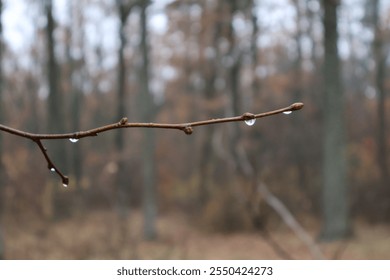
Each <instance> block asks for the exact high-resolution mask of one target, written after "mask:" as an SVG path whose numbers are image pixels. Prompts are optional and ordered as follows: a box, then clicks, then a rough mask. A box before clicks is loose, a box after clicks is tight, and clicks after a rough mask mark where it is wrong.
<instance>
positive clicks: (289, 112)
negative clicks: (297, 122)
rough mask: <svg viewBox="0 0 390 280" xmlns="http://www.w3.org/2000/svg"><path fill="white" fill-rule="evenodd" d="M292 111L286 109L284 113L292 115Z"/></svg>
mask: <svg viewBox="0 0 390 280" xmlns="http://www.w3.org/2000/svg"><path fill="white" fill-rule="evenodd" d="M291 113H292V111H284V112H283V114H285V115H290V114H291Z"/></svg>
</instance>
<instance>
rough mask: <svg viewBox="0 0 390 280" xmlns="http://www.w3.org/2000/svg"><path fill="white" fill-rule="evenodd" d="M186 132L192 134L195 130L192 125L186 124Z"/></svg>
mask: <svg viewBox="0 0 390 280" xmlns="http://www.w3.org/2000/svg"><path fill="white" fill-rule="evenodd" d="M183 131H184V133H185V134H187V135H190V134H192V132H194V130H193V129H192V127H191V126H186V127H185V128H184V129H183Z"/></svg>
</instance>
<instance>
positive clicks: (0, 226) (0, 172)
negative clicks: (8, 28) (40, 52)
mask: <svg viewBox="0 0 390 280" xmlns="http://www.w3.org/2000/svg"><path fill="white" fill-rule="evenodd" d="M2 12H3V1H2V0H0V123H4V107H3V88H4V79H3V67H2V61H3V50H4V48H3V24H2V21H1V20H2V15H3V13H2ZM4 202H5V178H4V165H3V135H2V133H0V260H3V259H5V242H4V234H3V231H4V223H3V220H4V219H3V218H4V210H5V208H4Z"/></svg>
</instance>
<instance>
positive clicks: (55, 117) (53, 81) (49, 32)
mask: <svg viewBox="0 0 390 280" xmlns="http://www.w3.org/2000/svg"><path fill="white" fill-rule="evenodd" d="M45 13H46V19H47V26H46V37H47V52H48V60H47V79H48V80H47V82H48V85H49V96H48V115H47V119H48V122H47V125H48V131H49V132H50V133H56V132H57V133H62V132H64V131H65V118H64V107H63V100H62V95H61V90H60V86H59V77H60V75H59V67H58V64H57V60H56V56H55V39H54V30H55V20H54V18H53V13H52V1H51V0H48V1H47V2H46V4H45ZM47 145H48V151H49V153H50V155H51V158H52V160H53V161H54V162H55V163H56V164H57V165H58V167H59V168H60V169H61V170H63V171H64V172H65V173H67V172H68V170H67V169H68V166H67V157H66V150H65V149H64V148H63V147H61V146H60V145H58V143H55V142H50V143H48V144H47ZM46 187H47V188H53V184H52V183H50V184H47V185H46ZM48 193H52V194H53V196H50V198H49V199H48V200H47V201H46V203H48V204H50V203H52V204H53V205H51V206H50V205H46V207H48V209H52V210H53V212H52V211H50V213H48V218H50V219H53V218H54V219H55V218H57V217H58V215H59V214H60V213H59V212H60V211H61V209H59V208H58V207H57V205H58V203H56V200H57V198H58V197H57V196H58V188H54V190H53V192H50V191H48Z"/></svg>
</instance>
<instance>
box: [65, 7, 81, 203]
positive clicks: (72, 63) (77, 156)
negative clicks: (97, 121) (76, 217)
mask: <svg viewBox="0 0 390 280" xmlns="http://www.w3.org/2000/svg"><path fill="white" fill-rule="evenodd" d="M75 4H76V2H75V1H69V3H68V5H69V7H68V9H69V17H70V19H71V22H72V23H75V25H73V24H71V26H69V27H68V28H67V60H68V75H67V76H68V77H71V86H70V89H71V90H70V92H71V102H70V105H71V106H70V109H69V111H70V112H71V129H72V131H80V119H81V106H82V102H83V95H82V91H81V79H82V77H80V76H81V75H82V74H81V73H80V72H81V71H80V68H81V67H82V66H81V60H80V59H77V60H75V59H74V57H73V56H72V48H73V47H74V46H73V42H74V40H73V38H74V37H75V36H74V33H73V30H74V27H75V26H77V28H78V26H81V24H80V22H79V18H78V17H77V18H76V17H75V16H74V11H75V7H74V5H75ZM80 34H82V33H81V32H80ZM80 37H81V36H80ZM77 41H78V43H80V42H81V41H82V38H78V40H77ZM71 166H72V173H73V174H74V177H75V181H76V185H77V190H78V193H79V196H80V197H81V188H80V182H81V177H82V172H83V170H82V168H83V156H82V143H80V142H79V143H78V144H77V145H75V146H74V147H73V149H72V164H71Z"/></svg>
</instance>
